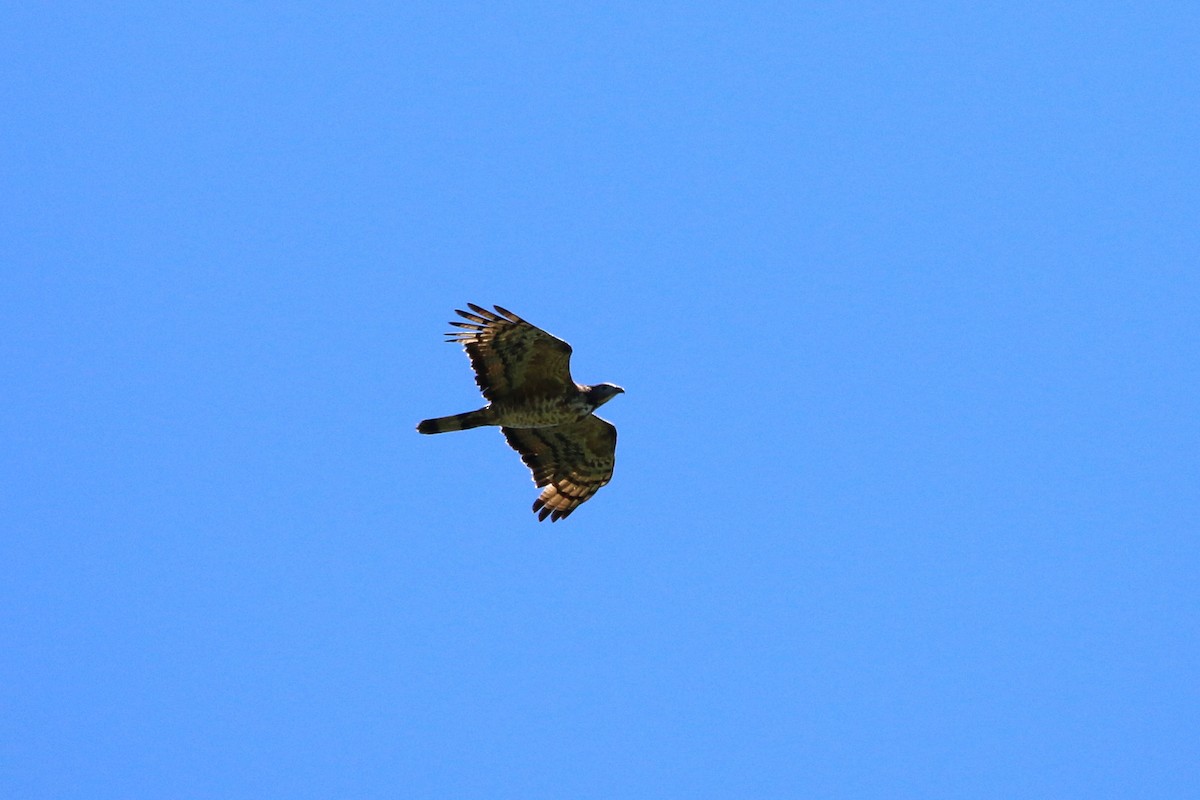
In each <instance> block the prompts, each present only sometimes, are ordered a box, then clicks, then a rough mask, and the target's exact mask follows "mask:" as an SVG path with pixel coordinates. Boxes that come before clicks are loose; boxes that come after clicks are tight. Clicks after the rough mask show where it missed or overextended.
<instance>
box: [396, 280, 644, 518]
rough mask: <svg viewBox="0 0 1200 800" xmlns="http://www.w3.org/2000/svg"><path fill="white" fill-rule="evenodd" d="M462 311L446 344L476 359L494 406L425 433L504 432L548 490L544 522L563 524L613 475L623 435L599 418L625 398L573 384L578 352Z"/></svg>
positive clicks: (494, 317)
mask: <svg viewBox="0 0 1200 800" xmlns="http://www.w3.org/2000/svg"><path fill="white" fill-rule="evenodd" d="M467 307H468V308H470V309H471V310H470V311H463V310H462V309H455V313H456V314H458V315H459V316H460V317H462V318H463V319H464V320H466V321H465V322H460V321H457V320H455V321H452V322H451V323H450V324H451V325H453V326H454V327H456V328H458V329H459V330H456V331H450V332H449V333H447V334H446V341H448V342H452V343H459V344H461V345H462V346H463V349H465V350H466V352H467V356H468V357H469V358H470V359H471V368H472V369H473V370H474V371H475V382H476V383H477V384H478V385H479V389H480V391H481V392H482V393H483V396H484V398H485V399H486V400H487V401H488V404H487V405H486V406H484V407H483V408H480V409H477V410H475V411H467V412H465V413H463V414H453V415H451V416H448V417H435V418H433V419H427V420H422V421H421V422H420V423H419V424H418V425H417V431H418V432H419V433H425V434H434V433H447V432H449V431H462V430H468V429H470V428H478V427H481V426H484V425H493V426H499V427H500V431H501V433H503V434H504V438H505V439H506V440H507V441H508V444H509V446H510V447H512V449H514V450H516V451H517V453H519V454H520V456H521V460H522V461H524V462H525V466H527V467H529V469H530V471H531V472H532V473H533V482H534V483H535V484H536V485H537V486H538V487H539V488H541V487H545V488H544V489H543V490H542V492H541V494H540V495H538V498H537V499H536V500H534V501H533V511H534V513H535V514H537V516H538V521H539V522H542V521H545V519H546V518H547V517H549V518H550V521H551V522H558V521H559V520H560V519H565V518H566V517H568V516H570V514H571V512H573V511H574V510H575V509H576V508H578V507H579V506H580V505H581V504H583V503H585V502H586V501H587V500H589V499H591V497H592V495H594V494H595V493H596V492H598V491H599V490H600V489H601V487H603V486H604V485H605V484H607V483H608V482H609V481H610V480H611V479H612V475H613V464H614V463H615V461H616V450H617V429H616V427H615V426H614V425H613V424H612V423H611V422H609V421H608V420H605V419H601V418H600V417H598V416H596V415H595V414H594V413H593V412H595V410H596V409H597V408H599V407H600V406H602V405H604V404H605V403H607V402H608V401H609V400H611V399H613V398H614V397H616V396H617V395H619V394H623V393H624V392H625V390H624V389H622V388H621V387H620V386H617V385H616V384H612V383H597V384H595V385H594V386H587V385H584V384H579V383H576V382H575V381H574V380H573V379H572V378H571V345H569V344H567V343H566V342H564V341H563V340H562V339H559V338H558V337H556V336H552V335H551V334H549V333H547V332H546V331H544V330H542V329H541V328H538V327H536V326H534V325H531V324H530V323H528V322H526V321H525V320H523V319H521V318H520V317H518V316H517V315H516V314H514V313H513V312H511V311H509V310H508V309H506V308H502V307H500V306H493V308H494V309H495V311H489V310H487V309H486V308H483V307H482V306H478V305H475V304H474V303H468V304H467Z"/></svg>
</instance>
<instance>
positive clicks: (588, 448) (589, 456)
mask: <svg viewBox="0 0 1200 800" xmlns="http://www.w3.org/2000/svg"><path fill="white" fill-rule="evenodd" d="M500 430H502V431H503V432H504V438H505V439H507V440H508V443H509V445H510V446H511V447H512V448H513V449H514V450H516V451H517V452H518V453H520V454H521V460H522V461H524V462H525V465H526V466H527V467H529V469H530V470H531V471H532V472H533V482H534V483H536V484H537V485H538V486H545V487H546V488H545V489H544V490H543V491H542V493H541V495H539V496H538V499H537V500H534V501H533V510H534V511H535V512H537V515H538V519H539V520H545V519H546V517H550V521H551V522H558V521H559V520H560V519H562V518H563V517H565V516H567V515H568V514H570V513H571V512H572V511H574V510H575V509H576V508H578V507H579V505H580V504H581V503H583V502H585V501H586V500H587V499H588V498H590V497H591V496H592V495H594V494H595V493H596V492H598V491H600V487H602V486H604V484H606V483H608V482H609V480H611V479H612V474H613V464H614V463H615V462H616V452H617V429H616V428H615V427H613V425H612V424H610V423H609V422H607V421H606V420H603V419H600V418H599V417H597V416H596V415H594V414H589V415H588V416H586V417H584V418H583V419H581V420H580V421H578V422H572V423H571V424H569V425H557V426H555V427H553V428H501V429H500Z"/></svg>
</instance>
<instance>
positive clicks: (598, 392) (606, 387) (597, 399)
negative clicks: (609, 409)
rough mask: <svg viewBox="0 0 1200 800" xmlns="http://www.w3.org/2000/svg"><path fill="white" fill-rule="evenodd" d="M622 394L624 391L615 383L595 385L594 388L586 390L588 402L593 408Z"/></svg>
mask: <svg viewBox="0 0 1200 800" xmlns="http://www.w3.org/2000/svg"><path fill="white" fill-rule="evenodd" d="M624 393H625V390H624V389H622V388H621V387H620V386H617V385H616V384H615V383H597V384H596V385H595V386H589V387H588V388H587V397H588V401H589V402H590V403H591V404H592V407H593V408H599V407H600V406H602V405H604V404H605V403H607V402H608V401H609V400H612V399H613V398H614V397H616V396H617V395H619V394H624Z"/></svg>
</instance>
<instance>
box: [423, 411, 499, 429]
mask: <svg viewBox="0 0 1200 800" xmlns="http://www.w3.org/2000/svg"><path fill="white" fill-rule="evenodd" d="M495 424H496V421H495V420H493V419H492V410H491V409H490V408H481V409H479V410H478V411H468V412H466V413H465V414H454V415H452V416H449V417H434V418H433V419H425V420H421V422H420V424H418V425H417V432H418V433H447V432H449V431H465V430H467V429H468V428H478V427H479V426H481V425H495Z"/></svg>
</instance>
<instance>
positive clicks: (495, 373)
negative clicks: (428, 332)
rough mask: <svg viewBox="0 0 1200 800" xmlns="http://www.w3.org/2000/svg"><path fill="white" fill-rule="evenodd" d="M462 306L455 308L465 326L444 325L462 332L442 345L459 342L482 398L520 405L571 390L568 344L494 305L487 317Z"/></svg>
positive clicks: (485, 312)
mask: <svg viewBox="0 0 1200 800" xmlns="http://www.w3.org/2000/svg"><path fill="white" fill-rule="evenodd" d="M467 305H468V306H469V307H470V309H471V311H462V310H459V309H456V313H457V314H458V315H459V316H460V317H462V318H463V319H465V320H467V321H466V322H451V323H450V324H451V325H453V326H455V327H456V328H461V329H462V330H457V331H451V332H450V333H447V334H446V340H447V341H450V342H460V343H462V345H463V347H464V348H465V349H466V351H467V355H468V356H469V357H470V359H471V368H472V369H474V370H475V382H476V383H478V384H479V388H480V390H481V391H482V392H483V396H484V397H486V398H487V399H488V400H490V401H492V402H496V401H501V402H521V401H524V400H527V399H530V398H536V397H550V396H556V395H560V394H562V393H563V392H564V391H566V390H567V389H568V388H570V387H572V386H574V381H572V380H571V345H569V344H567V343H566V342H564V341H563V340H562V339H559V338H557V337H555V336H551V335H550V334H548V333H546V332H545V331H544V330H542V329H541V328H538V327H535V326H533V325H530V324H529V323H528V322H526V321H525V320H523V319H521V318H520V317H518V316H517V315H516V314H514V313H512V312H511V311H509V310H507V309H504V308H501V307H500V306H496V311H495V312H491V311H488V310H487V309H486V308H482V307H480V306H477V305H475V304H474V303H468V304H467ZM472 312H474V313H472Z"/></svg>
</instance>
